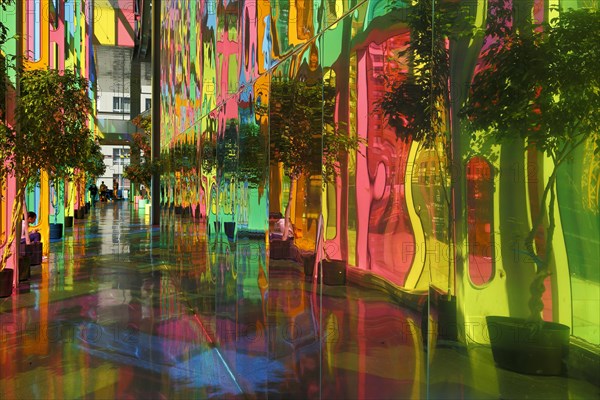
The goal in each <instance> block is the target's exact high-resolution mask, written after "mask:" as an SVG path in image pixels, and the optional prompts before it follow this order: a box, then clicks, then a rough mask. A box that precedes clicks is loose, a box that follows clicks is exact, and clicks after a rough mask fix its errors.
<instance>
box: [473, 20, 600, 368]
mask: <svg viewBox="0 0 600 400" xmlns="http://www.w3.org/2000/svg"><path fill="white" fill-rule="evenodd" d="M500 11H503V10H502V9H501V10H500ZM559 11H560V14H559V17H558V18H556V19H554V20H551V21H550V24H546V23H545V24H539V25H533V24H525V25H524V24H521V25H517V24H507V23H506V21H502V20H500V21H498V18H499V17H498V16H502V15H506V13H505V14H502V13H501V12H498V13H496V15H497V20H496V21H491V22H490V23H489V24H488V25H489V26H490V27H491V28H492V29H491V30H490V32H489V37H490V39H492V41H491V43H490V44H489V47H487V49H486V50H485V52H484V53H483V56H482V60H481V69H480V70H479V72H478V73H477V74H476V75H475V77H474V80H473V83H472V86H471V90H470V93H469V97H468V101H467V102H466V104H465V106H464V108H463V110H462V114H463V116H464V118H465V121H466V122H467V124H468V125H469V126H470V130H471V131H472V132H475V138H476V139H477V140H480V139H483V140H485V139H487V138H491V139H493V140H495V141H496V142H503V141H506V140H510V141H517V142H518V141H521V143H524V146H523V147H524V150H525V151H526V152H528V154H530V155H531V154H534V155H539V156H545V157H546V158H547V160H549V162H550V165H551V168H549V169H548V170H547V171H544V170H543V169H542V170H541V171H538V173H537V175H538V179H541V181H542V183H543V186H540V190H541V194H540V196H539V197H540V198H539V201H538V205H537V207H536V208H537V210H536V209H535V207H534V208H533V210H532V213H531V214H532V215H531V223H530V226H529V229H528V233H527V234H526V236H525V238H524V249H525V250H524V253H525V254H526V255H527V257H528V258H530V259H531V261H532V263H529V264H526V266H527V268H531V269H532V271H530V276H531V277H532V281H531V284H530V286H529V292H530V296H529V298H530V299H529V302H528V307H529V312H530V315H529V317H528V318H512V317H501V316H488V326H489V327H493V328H494V329H495V330H497V331H499V332H500V333H499V334H496V335H490V336H493V337H491V339H494V338H496V339H499V340H498V341H495V340H492V351H493V355H494V359H495V360H496V362H497V363H498V364H499V365H500V366H502V367H505V368H508V369H511V370H515V371H519V372H525V373H536V374H560V373H562V372H563V371H564V367H565V358H566V355H567V350H568V344H569V327H568V326H565V325H561V324H558V323H553V322H546V321H543V320H542V310H543V308H544V304H543V302H542V294H543V293H544V291H545V285H544V281H545V280H546V279H547V278H548V277H549V276H550V274H551V271H552V264H553V237H554V231H555V228H556V217H555V209H556V207H557V204H556V201H557V193H556V180H557V171H558V170H559V169H560V167H561V166H562V165H564V164H565V163H567V162H568V161H569V159H570V158H571V157H572V155H573V152H574V151H575V150H576V149H577V148H579V147H580V146H581V145H583V144H584V143H594V144H595V148H596V150H595V152H596V154H597V152H598V145H599V144H600V143H599V140H600V136H599V132H600V115H599V110H600V91H599V90H598V88H600V74H599V73H598V66H599V65H600V11H598V10H587V9H580V10H568V11H562V10H559ZM514 335H520V336H518V337H519V338H521V339H522V340H515V339H514V338H515V336H514ZM507 338H508V339H509V340H507V341H506V340H505V341H501V340H502V339H507ZM511 338H512V339H511Z"/></svg>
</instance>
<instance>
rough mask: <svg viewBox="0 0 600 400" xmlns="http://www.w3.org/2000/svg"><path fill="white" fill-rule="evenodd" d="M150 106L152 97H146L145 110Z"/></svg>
mask: <svg viewBox="0 0 600 400" xmlns="http://www.w3.org/2000/svg"><path fill="white" fill-rule="evenodd" d="M151 106H152V99H146V110H149V109H150V107H151Z"/></svg>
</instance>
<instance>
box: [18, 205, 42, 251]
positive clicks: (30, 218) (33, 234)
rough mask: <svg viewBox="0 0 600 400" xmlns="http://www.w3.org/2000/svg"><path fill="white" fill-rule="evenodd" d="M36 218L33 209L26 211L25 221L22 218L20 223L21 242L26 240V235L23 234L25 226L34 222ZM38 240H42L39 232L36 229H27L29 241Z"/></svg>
mask: <svg viewBox="0 0 600 400" xmlns="http://www.w3.org/2000/svg"><path fill="white" fill-rule="evenodd" d="M36 219H37V214H36V213H34V212H33V211H29V212H28V213H27V221H25V220H23V222H22V224H21V243H26V242H27V239H26V238H27V237H26V236H25V232H26V230H27V228H28V227H29V225H31V224H33V223H35V220H36ZM40 240H42V235H41V234H40V232H39V231H38V230H37V229H34V230H29V242H30V243H32V242H39V241H40Z"/></svg>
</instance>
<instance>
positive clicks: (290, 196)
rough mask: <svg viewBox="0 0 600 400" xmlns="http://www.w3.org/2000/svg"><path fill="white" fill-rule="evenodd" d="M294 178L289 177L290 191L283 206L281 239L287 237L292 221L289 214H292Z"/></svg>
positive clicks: (294, 188)
mask: <svg viewBox="0 0 600 400" xmlns="http://www.w3.org/2000/svg"><path fill="white" fill-rule="evenodd" d="M296 180H297V178H290V191H289V193H288V203H287V205H286V206H285V224H284V226H283V237H282V239H283V240H287V239H288V232H289V230H290V225H291V223H292V220H291V214H292V200H293V198H294V190H296Z"/></svg>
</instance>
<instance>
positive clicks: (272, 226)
mask: <svg viewBox="0 0 600 400" xmlns="http://www.w3.org/2000/svg"><path fill="white" fill-rule="evenodd" d="M284 232H285V217H284V216H283V215H281V213H280V212H277V213H270V214H269V237H270V238H271V239H283V233H284ZM287 238H288V239H293V238H294V227H293V226H292V223H291V222H290V223H289V224H288V235H287Z"/></svg>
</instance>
